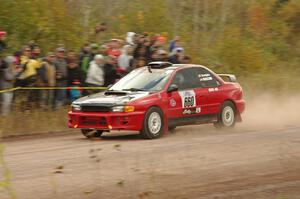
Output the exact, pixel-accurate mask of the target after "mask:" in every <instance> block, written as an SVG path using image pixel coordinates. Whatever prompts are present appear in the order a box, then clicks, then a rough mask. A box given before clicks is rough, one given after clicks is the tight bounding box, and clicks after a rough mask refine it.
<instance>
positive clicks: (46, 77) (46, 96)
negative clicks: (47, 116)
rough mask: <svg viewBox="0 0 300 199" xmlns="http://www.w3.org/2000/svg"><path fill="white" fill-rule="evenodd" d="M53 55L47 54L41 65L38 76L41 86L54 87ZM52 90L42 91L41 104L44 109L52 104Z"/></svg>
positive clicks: (54, 69)
mask: <svg viewBox="0 0 300 199" xmlns="http://www.w3.org/2000/svg"><path fill="white" fill-rule="evenodd" d="M54 61H55V54H54V53H53V52H49V53H48V54H47V56H46V57H45V59H44V62H43V63H42V67H41V69H40V76H41V79H42V83H43V86H45V87H54V86H55V85H56V68H55V65H54ZM54 93H55V92H54V90H42V93H41V104H42V106H44V107H45V108H47V107H52V106H53V102H54Z"/></svg>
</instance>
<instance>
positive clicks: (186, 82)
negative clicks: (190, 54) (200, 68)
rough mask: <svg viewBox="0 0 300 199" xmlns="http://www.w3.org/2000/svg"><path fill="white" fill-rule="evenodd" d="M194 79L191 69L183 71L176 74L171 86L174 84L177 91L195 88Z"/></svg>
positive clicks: (194, 75)
mask: <svg viewBox="0 0 300 199" xmlns="http://www.w3.org/2000/svg"><path fill="white" fill-rule="evenodd" d="M196 78H197V76H196V74H195V72H194V71H193V70H192V68H188V69H183V70H180V71H178V72H177V73H176V75H175V76H174V78H173V80H172V83H171V84H176V85H177V86H178V88H179V90H185V89H191V88H196V87H197V85H196V84H195V83H196V81H195V79H196Z"/></svg>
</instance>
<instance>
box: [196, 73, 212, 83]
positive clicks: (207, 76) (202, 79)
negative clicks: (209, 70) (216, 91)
mask: <svg viewBox="0 0 300 199" xmlns="http://www.w3.org/2000/svg"><path fill="white" fill-rule="evenodd" d="M198 77H199V79H200V82H206V81H211V80H213V78H212V77H211V75H210V74H199V75H198Z"/></svg>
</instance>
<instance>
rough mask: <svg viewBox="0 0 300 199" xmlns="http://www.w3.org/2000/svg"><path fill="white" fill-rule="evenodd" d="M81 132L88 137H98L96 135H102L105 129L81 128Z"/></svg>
mask: <svg viewBox="0 0 300 199" xmlns="http://www.w3.org/2000/svg"><path fill="white" fill-rule="evenodd" d="M81 133H82V134H83V135H84V136H85V137H87V138H96V137H101V135H102V134H103V131H102V130H93V129H81Z"/></svg>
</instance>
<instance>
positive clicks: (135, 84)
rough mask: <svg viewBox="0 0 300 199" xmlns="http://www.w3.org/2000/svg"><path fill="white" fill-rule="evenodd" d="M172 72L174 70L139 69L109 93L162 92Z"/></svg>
mask: <svg viewBox="0 0 300 199" xmlns="http://www.w3.org/2000/svg"><path fill="white" fill-rule="evenodd" d="M172 72H173V69H152V70H148V68H147V67H143V68H139V69H136V70H134V71H132V72H131V73H129V74H128V75H126V76H125V77H123V78H122V79H121V80H119V81H118V82H117V83H116V84H115V85H113V86H112V87H111V88H110V89H109V91H160V90H162V89H163V88H164V87H165V85H166V83H167V81H168V79H169V77H170V75H171V74H172Z"/></svg>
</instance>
